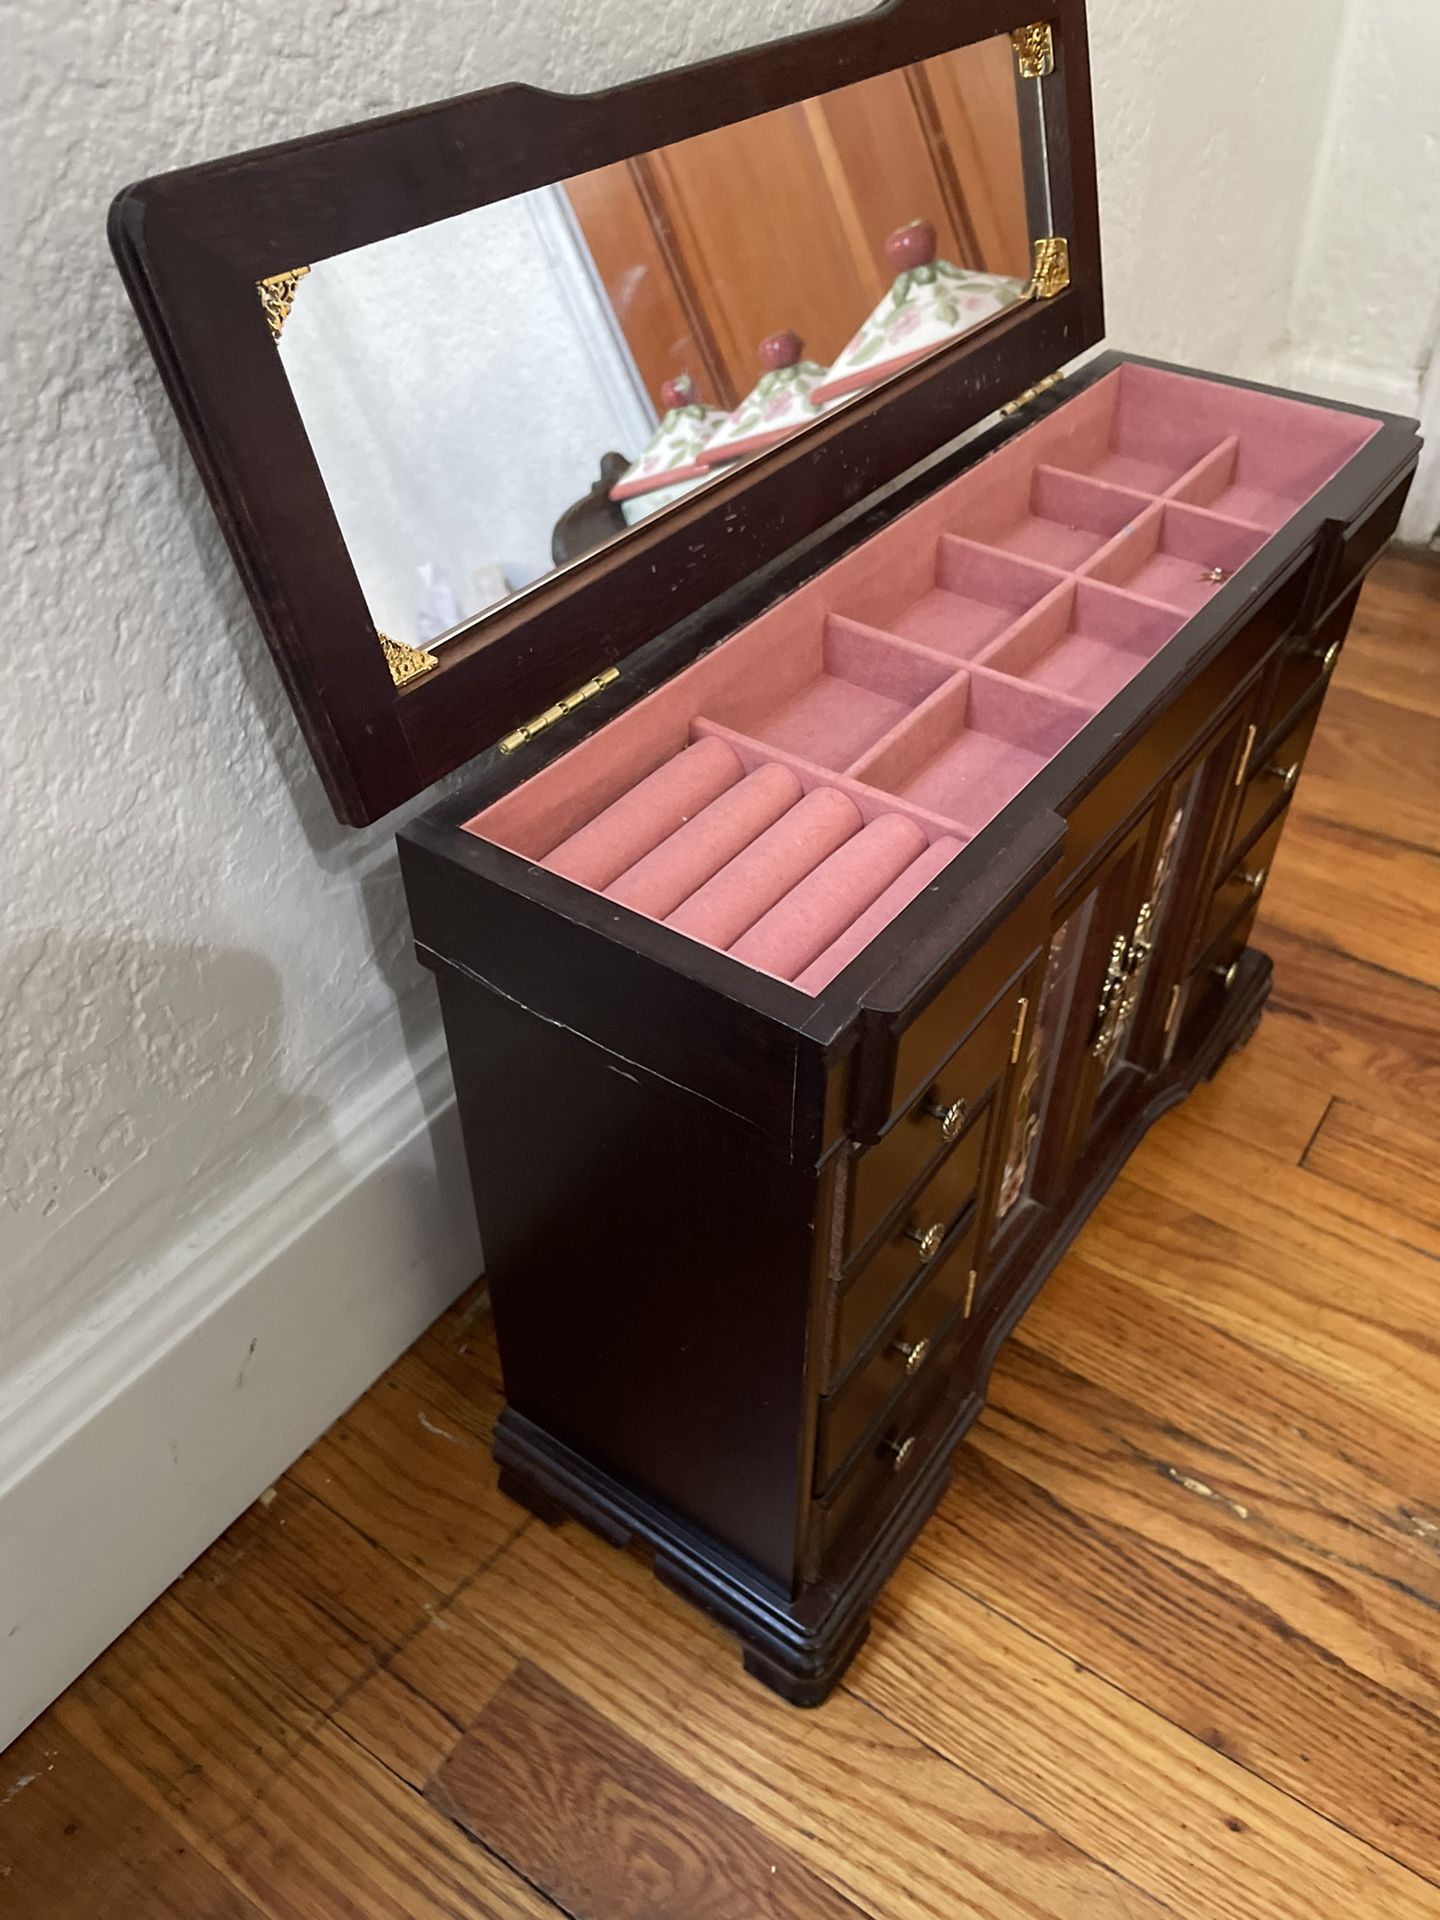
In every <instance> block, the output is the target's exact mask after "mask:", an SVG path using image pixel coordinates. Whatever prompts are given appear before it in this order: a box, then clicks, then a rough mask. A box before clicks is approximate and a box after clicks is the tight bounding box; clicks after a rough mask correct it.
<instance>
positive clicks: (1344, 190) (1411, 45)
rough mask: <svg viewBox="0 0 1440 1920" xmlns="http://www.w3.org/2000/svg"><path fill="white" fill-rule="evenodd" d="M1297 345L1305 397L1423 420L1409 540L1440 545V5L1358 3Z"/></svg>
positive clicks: (1299, 298)
mask: <svg viewBox="0 0 1440 1920" xmlns="http://www.w3.org/2000/svg"><path fill="white" fill-rule="evenodd" d="M1291 334H1292V358H1291V377H1292V378H1293V380H1294V382H1295V384H1296V385H1297V386H1302V387H1309V388H1311V389H1313V390H1314V391H1315V392H1318V393H1328V394H1332V395H1334V396H1335V398H1337V399H1341V400H1350V401H1353V402H1355V403H1357V404H1358V405H1361V406H1376V407H1386V408H1389V409H1390V410H1391V411H1392V412H1395V413H1410V414H1413V413H1416V412H1419V413H1420V414H1421V416H1422V420H1423V424H1424V427H1425V431H1426V434H1427V436H1428V439H1429V443H1430V444H1429V446H1428V448H1427V452H1426V455H1425V459H1424V462H1423V464H1422V466H1421V471H1420V478H1419V480H1418V482H1417V484H1416V487H1415V491H1414V494H1413V495H1412V497H1411V501H1410V505H1409V510H1408V512H1407V515H1406V519H1405V522H1404V524H1403V526H1402V528H1401V531H1402V533H1403V534H1405V535H1407V536H1408V537H1410V538H1413V539H1423V538H1429V537H1431V536H1432V535H1433V534H1434V533H1435V532H1436V531H1437V529H1440V373H1437V369H1436V367H1435V356H1436V349H1437V343H1440V4H1437V0H1347V4H1346V18H1345V25H1344V32H1343V35H1342V39H1341V43H1340V47H1339V51H1338V57H1337V59H1336V61H1335V63H1334V68H1333V76H1332V85H1331V95H1330V101H1329V111H1328V113H1327V115H1326V122H1325V133H1324V139H1323V142H1322V145H1321V147H1320V151H1319V155H1318V162H1317V165H1316V168H1315V190H1314V193H1313V195H1312V197H1311V201H1310V207H1309V213H1308V218H1307V221H1306V229H1305V245H1304V250H1303V253H1302V257H1301V262H1300V272H1299V276H1298V280H1297V284H1296V289H1295V300H1294V305H1293V309H1292V315H1291ZM1427 373H1428V376H1429V377H1428V381H1427Z"/></svg>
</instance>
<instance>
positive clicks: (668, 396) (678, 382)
mask: <svg viewBox="0 0 1440 1920" xmlns="http://www.w3.org/2000/svg"><path fill="white" fill-rule="evenodd" d="M660 404H661V406H662V407H664V408H666V409H667V411H668V410H669V409H670V408H673V407H691V406H694V404H695V382H694V381H693V380H692V379H691V378H690V376H689V374H688V373H677V374H676V376H675V378H674V379H673V380H667V381H666V382H665V384H664V386H663V387H661V389H660Z"/></svg>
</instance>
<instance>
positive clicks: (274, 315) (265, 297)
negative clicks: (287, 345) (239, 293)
mask: <svg viewBox="0 0 1440 1920" xmlns="http://www.w3.org/2000/svg"><path fill="white" fill-rule="evenodd" d="M309 271H310V269H309V267H291V268H290V270H289V271H288V272H287V273H272V274H271V275H270V276H269V277H268V279H265V280H257V281H256V282H255V291H256V292H257V293H258V294H259V296H260V307H261V311H262V312H263V313H264V315H265V324H266V326H267V327H269V329H270V337H271V339H272V340H278V339H279V338H280V336H281V334H282V333H283V332H284V331H285V322H286V321H287V320H288V319H289V318H290V309H291V307H293V306H294V304H295V289H296V287H298V286H299V284H300V282H301V281H302V280H303V279H304V278H305V276H306V274H307V273H309Z"/></svg>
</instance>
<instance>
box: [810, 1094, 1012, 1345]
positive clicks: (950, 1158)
mask: <svg viewBox="0 0 1440 1920" xmlns="http://www.w3.org/2000/svg"><path fill="white" fill-rule="evenodd" d="M990 1113H991V1109H990V1108H989V1107H988V1106H987V1107H986V1108H985V1109H984V1110H983V1112H982V1113H981V1114H980V1116H979V1118H978V1119H977V1120H976V1121H975V1123H974V1125H973V1126H971V1127H970V1128H969V1129H968V1130H967V1131H966V1132H965V1133H964V1134H963V1135H962V1137H961V1138H960V1140H959V1141H958V1142H957V1144H956V1145H955V1146H954V1147H952V1148H951V1150H950V1152H949V1153H948V1154H947V1155H946V1157H945V1158H944V1159H943V1160H942V1161H941V1163H940V1165H939V1166H938V1167H937V1168H936V1170H935V1172H934V1173H933V1174H932V1175H931V1177H930V1179H929V1180H928V1181H926V1183H925V1185H924V1186H923V1187H921V1189H920V1191H919V1192H918V1193H917V1194H916V1195H915V1197H914V1199H913V1200H911V1202H910V1204H909V1205H908V1206H907V1207H904V1208H903V1209H902V1210H901V1211H900V1213H899V1214H898V1215H897V1216H896V1218H895V1221H894V1223H893V1225H892V1226H891V1229H890V1232H889V1233H888V1234H887V1235H886V1237H885V1238H884V1239H883V1240H881V1242H880V1244H879V1245H878V1246H877V1247H876V1248H875V1251H874V1252H873V1253H872V1254H871V1255H870V1257H869V1259H868V1260H866V1261H865V1262H864V1264H863V1265H862V1266H861V1268H860V1270H859V1272H858V1273H856V1274H855V1275H854V1276H853V1277H852V1278H851V1279H850V1280H848V1281H842V1283H841V1285H842V1291H841V1293H840V1296H839V1299H838V1300H837V1302H836V1305H835V1312H834V1330H833V1336H832V1340H831V1355H830V1365H829V1366H828V1368H827V1369H826V1378H827V1380H829V1381H836V1380H839V1379H840V1378H841V1377H842V1376H843V1375H844V1374H845V1373H846V1372H847V1371H848V1369H849V1368H850V1367H851V1365H852V1364H853V1363H854V1360H855V1356H856V1355H857V1354H858V1353H859V1351H860V1349H861V1348H862V1347H863V1346H864V1344H865V1343H866V1341H867V1340H869V1339H870V1338H871V1336H872V1335H873V1334H874V1332H875V1329H876V1328H877V1327H878V1326H879V1324H880V1322H881V1321H882V1320H883V1319H884V1318H885V1317H886V1315H887V1314H888V1313H890V1311H891V1310H892V1309H893V1307H894V1306H895V1304H896V1302H897V1301H899V1300H900V1299H902V1298H905V1297H908V1296H911V1295H913V1294H916V1293H918V1291H919V1289H920V1287H921V1286H922V1285H923V1284H924V1282H925V1281H926V1280H927V1279H928V1278H929V1275H930V1274H931V1273H932V1272H934V1271H935V1270H936V1263H937V1261H938V1260H939V1258H940V1256H941V1255H942V1253H944V1252H945V1251H946V1247H947V1243H948V1241H949V1238H950V1235H951V1233H952V1232H953V1230H954V1228H955V1227H956V1226H957V1225H958V1224H959V1221H960V1219H961V1216H962V1215H963V1214H964V1212H965V1210H966V1208H967V1207H968V1206H969V1205H970V1204H971V1202H972V1201H973V1200H974V1199H975V1196H976V1193H977V1191H978V1189H979V1185H980V1172H981V1168H982V1166H983V1164H984V1159H985V1144H986V1141H987V1140H988V1138H989V1135H990Z"/></svg>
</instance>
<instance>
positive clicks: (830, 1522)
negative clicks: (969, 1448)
mask: <svg viewBox="0 0 1440 1920" xmlns="http://www.w3.org/2000/svg"><path fill="white" fill-rule="evenodd" d="M962 1332H963V1327H962V1330H961V1332H956V1331H951V1332H949V1333H947V1335H946V1336H945V1338H944V1339H943V1340H942V1342H941V1344H940V1345H939V1347H938V1348H937V1349H936V1351H935V1353H934V1355H933V1356H932V1357H931V1359H930V1360H929V1361H927V1363H926V1365H925V1366H924V1368H923V1369H922V1370H921V1371H920V1372H919V1373H918V1374H917V1375H916V1376H915V1379H914V1380H913V1381H912V1382H911V1384H910V1386H909V1387H908V1388H907V1390H906V1391H905V1392H904V1393H903V1394H902V1395H901V1396H900V1398H899V1400H898V1401H897V1402H896V1403H895V1405H894V1407H893V1408H892V1409H891V1411H890V1414H889V1416H888V1417H887V1418H886V1419H885V1420H883V1421H882V1422H881V1425H880V1427H879V1428H878V1429H877V1431H876V1432H875V1433H874V1435H873V1436H872V1438H871V1439H870V1440H869V1441H868V1442H867V1443H866V1444H865V1445H864V1446H863V1447H862V1448H861V1450H860V1453H859V1455H858V1457H857V1458H855V1459H854V1460H853V1461H852V1462H851V1464H850V1465H849V1467H848V1468H847V1469H846V1471H845V1472H844V1473H843V1474H842V1475H841V1476H840V1478H839V1479H838V1480H837V1481H836V1483H835V1485H834V1486H833V1487H832V1488H831V1489H830V1490H829V1492H827V1493H826V1495H825V1497H824V1498H823V1499H821V1500H817V1501H816V1503H815V1530H814V1532H813V1533H812V1536H811V1555H812V1558H813V1559H814V1560H815V1561H816V1562H817V1563H818V1564H820V1565H823V1564H824V1562H825V1561H826V1560H827V1559H828V1558H829V1557H830V1554H831V1552H832V1550H833V1549H834V1548H835V1546H836V1545H837V1544H838V1543H840V1542H841V1541H843V1540H844V1538H845V1536H846V1534H848V1533H850V1532H852V1531H853V1530H854V1529H855V1528H857V1527H858V1526H859V1525H860V1524H861V1523H862V1522H866V1521H868V1522H870V1523H871V1524H872V1525H883V1524H884V1519H885V1516H886V1515H887V1514H888V1513H889V1512H890V1511H891V1510H892V1507H893V1502H892V1500H891V1498H890V1497H889V1496H890V1495H891V1494H892V1492H893V1494H894V1496H895V1497H896V1498H900V1497H903V1494H904V1491H905V1489H906V1488H907V1487H910V1486H913V1485H914V1483H915V1482H916V1481H917V1480H919V1479H920V1478H921V1477H922V1476H923V1475H924V1474H925V1473H926V1472H927V1471H928V1470H929V1469H930V1468H932V1467H933V1466H934V1465H935V1463H936V1460H937V1459H938V1458H939V1457H940V1456H941V1455H942V1454H943V1453H944V1452H945V1451H946V1449H947V1444H948V1443H949V1442H950V1441H951V1437H952V1435H953V1432H954V1427H955V1413H956V1404H957V1401H958V1398H959V1394H958V1390H957V1387H956V1356H957V1354H958V1353H959V1351H960V1348H961V1343H962Z"/></svg>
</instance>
